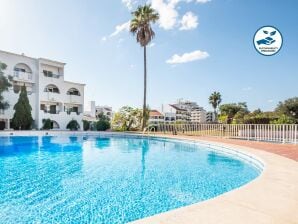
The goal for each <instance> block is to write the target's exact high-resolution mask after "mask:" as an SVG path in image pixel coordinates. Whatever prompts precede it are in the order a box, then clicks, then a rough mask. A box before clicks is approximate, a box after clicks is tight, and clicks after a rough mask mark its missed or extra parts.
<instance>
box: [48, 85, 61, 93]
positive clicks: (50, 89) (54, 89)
mask: <svg viewBox="0 0 298 224" xmlns="http://www.w3.org/2000/svg"><path fill="white" fill-rule="evenodd" d="M44 91H45V92H50V93H60V91H59V89H58V87H57V86H55V85H53V84H50V85H47V86H46V88H45V89H44Z"/></svg>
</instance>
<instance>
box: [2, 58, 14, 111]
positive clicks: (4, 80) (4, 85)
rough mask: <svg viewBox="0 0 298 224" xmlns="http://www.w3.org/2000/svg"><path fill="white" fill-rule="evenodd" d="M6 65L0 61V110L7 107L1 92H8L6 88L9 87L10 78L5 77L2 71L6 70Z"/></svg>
mask: <svg viewBox="0 0 298 224" xmlns="http://www.w3.org/2000/svg"><path fill="white" fill-rule="evenodd" d="M6 67H7V66H6V64H4V63H2V62H1V61H0V110H6V109H7V108H8V107H9V104H8V102H7V101H5V100H4V97H3V95H2V94H3V92H5V91H8V88H9V87H11V83H10V80H11V79H12V77H11V76H8V77H6V76H5V75H4V72H3V70H5V69H6Z"/></svg>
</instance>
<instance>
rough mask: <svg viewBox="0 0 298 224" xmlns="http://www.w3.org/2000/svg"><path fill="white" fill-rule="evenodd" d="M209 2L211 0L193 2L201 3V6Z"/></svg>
mask: <svg viewBox="0 0 298 224" xmlns="http://www.w3.org/2000/svg"><path fill="white" fill-rule="evenodd" d="M210 1H211V0H195V2H197V3H202V4H204V3H207V2H210Z"/></svg>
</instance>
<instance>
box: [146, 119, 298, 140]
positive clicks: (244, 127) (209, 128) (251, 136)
mask: <svg viewBox="0 0 298 224" xmlns="http://www.w3.org/2000/svg"><path fill="white" fill-rule="evenodd" d="M154 127H155V128H154V130H152V129H151V130H152V131H151V132H156V133H161V134H174V135H176V134H180V135H192V136H207V137H208V136H211V137H223V138H233V139H245V140H255V141H266V142H279V143H292V144H297V143H298V125H297V124H199V123H198V124H166V123H165V124H156V125H154Z"/></svg>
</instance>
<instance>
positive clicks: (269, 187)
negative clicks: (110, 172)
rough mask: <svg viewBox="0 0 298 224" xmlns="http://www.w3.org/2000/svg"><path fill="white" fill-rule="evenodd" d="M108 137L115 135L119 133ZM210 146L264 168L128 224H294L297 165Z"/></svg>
mask: <svg viewBox="0 0 298 224" xmlns="http://www.w3.org/2000/svg"><path fill="white" fill-rule="evenodd" d="M11 133H13V135H26V136H27V135H45V134H46V133H48V134H49V135H62V134H74V135H77V134H86V132H68V131H64V132H62V131H27V132H10V131H4V132H0V136H8V135H11ZM87 134H88V135H97V134H98V133H96V132H88V133H87ZM110 134H115V135H118V134H119V133H110ZM120 135H121V134H120ZM146 136H147V135H146ZM160 137H163V136H160ZM167 137H168V136H167ZM172 138H175V139H181V140H194V141H197V140H196V139H195V138H192V137H183V136H175V137H172ZM199 142H203V143H210V142H204V141H199ZM212 145H216V146H219V147H220V146H224V147H227V148H230V149H233V150H237V151H239V152H241V153H246V154H248V155H254V156H255V158H256V159H259V160H260V161H262V163H263V164H264V168H263V172H262V174H261V175H260V176H259V177H258V178H256V179H255V180H253V181H251V182H250V183H248V184H246V185H244V186H242V187H240V188H238V189H234V190H232V191H230V192H227V193H224V194H222V195H220V196H217V197H215V198H213V199H209V200H207V201H204V202H199V203H196V204H193V205H189V206H185V207H182V208H178V209H174V210H171V211H168V212H164V213H161V214H157V215H154V216H151V217H147V218H144V219H140V220H137V221H134V222H132V223H134V224H196V223H198V224H202V223H208V224H209V223H210V224H213V223H216V224H219V223H220V224H226V223H227V224H234V223H235V224H246V223H249V224H258V223H262V224H263V223H264V224H265V223H266V224H267V223H268V224H275V223H281V224H293V223H297V224H298V162H296V161H294V160H291V159H288V158H285V157H282V156H279V155H276V154H272V153H268V152H265V151H261V150H258V149H253V148H250V147H243V146H239V145H237V146H236V145H232V144H224V143H216V142H212Z"/></svg>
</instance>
